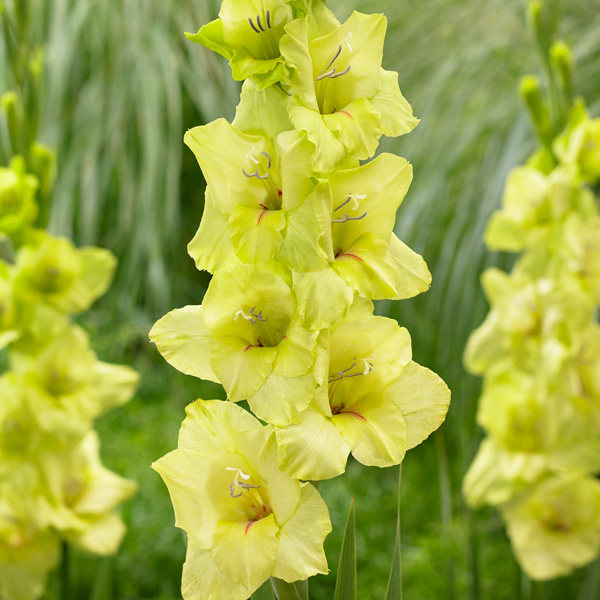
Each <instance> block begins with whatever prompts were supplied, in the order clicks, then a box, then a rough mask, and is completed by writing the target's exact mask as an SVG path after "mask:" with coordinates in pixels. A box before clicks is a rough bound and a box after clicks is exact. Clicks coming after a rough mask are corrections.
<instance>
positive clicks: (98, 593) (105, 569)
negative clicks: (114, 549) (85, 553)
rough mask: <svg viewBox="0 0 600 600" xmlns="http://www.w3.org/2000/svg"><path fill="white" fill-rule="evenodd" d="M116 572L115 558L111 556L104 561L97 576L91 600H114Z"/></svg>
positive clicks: (101, 562)
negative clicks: (114, 577) (114, 576)
mask: <svg viewBox="0 0 600 600" xmlns="http://www.w3.org/2000/svg"><path fill="white" fill-rule="evenodd" d="M114 571H115V558H114V557H113V556H110V557H108V558H105V559H102V560H101V561H100V565H99V567H98V570H97V571H96V576H95V577H94V585H93V586H92V593H91V595H90V600H113V575H114Z"/></svg>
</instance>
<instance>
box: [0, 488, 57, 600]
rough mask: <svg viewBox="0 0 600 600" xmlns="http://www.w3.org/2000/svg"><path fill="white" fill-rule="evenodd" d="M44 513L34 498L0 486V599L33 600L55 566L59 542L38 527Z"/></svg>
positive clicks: (55, 535) (42, 589) (41, 590)
mask: <svg viewBox="0 0 600 600" xmlns="http://www.w3.org/2000/svg"><path fill="white" fill-rule="evenodd" d="M44 509H45V507H44V506H43V504H42V503H40V501H39V499H38V498H36V497H34V496H31V495H29V494H27V493H25V494H23V493H21V490H19V489H16V488H15V487H13V486H11V485H6V484H5V483H3V484H1V485H0V596H1V597H2V598H4V599H5V600H37V599H38V598H40V597H41V596H42V595H43V593H44V590H45V587H46V577H47V575H48V573H49V572H50V571H52V570H53V569H54V568H55V567H56V566H57V565H58V562H59V559H60V539H59V537H58V535H57V534H56V533H55V532H53V531H52V530H49V529H46V527H45V524H44V523H40V517H41V516H42V515H43V514H44Z"/></svg>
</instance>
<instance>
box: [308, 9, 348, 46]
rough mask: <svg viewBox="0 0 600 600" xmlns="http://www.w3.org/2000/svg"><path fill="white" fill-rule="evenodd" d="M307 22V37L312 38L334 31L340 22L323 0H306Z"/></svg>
mask: <svg viewBox="0 0 600 600" xmlns="http://www.w3.org/2000/svg"><path fill="white" fill-rule="evenodd" d="M307 4H308V14H307V16H306V20H307V22H308V33H309V38H310V39H311V40H314V39H316V38H320V37H323V36H324V35H328V34H329V33H331V32H333V31H335V30H336V29H337V28H338V27H339V26H340V22H339V21H338V20H337V18H336V16H335V15H334V14H333V13H332V12H331V10H329V9H328V8H327V6H326V5H325V3H324V2H323V0H308V2H307Z"/></svg>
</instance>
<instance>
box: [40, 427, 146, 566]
mask: <svg viewBox="0 0 600 600" xmlns="http://www.w3.org/2000/svg"><path fill="white" fill-rule="evenodd" d="M41 464H42V469H43V471H44V473H45V477H46V479H47V480H48V486H49V493H50V495H51V498H52V500H53V503H54V506H53V508H54V510H53V512H52V525H53V526H54V527H55V528H56V529H57V530H59V531H60V532H61V535H62V536H63V537H64V538H65V539H66V540H68V542H69V543H70V544H72V545H74V546H76V547H78V548H80V549H82V550H84V551H85V552H90V553H91V554H98V555H102V556H105V555H110V554H116V552H117V550H118V548H119V545H120V544H121V540H122V539H123V536H124V535H125V525H124V523H123V521H122V519H121V517H120V516H119V514H117V512H115V509H116V508H117V507H118V505H119V504H122V503H123V502H125V501H126V500H128V499H129V498H131V496H132V495H133V494H134V493H135V491H136V489H137V486H136V484H135V482H133V481H130V480H128V479H123V478H122V477H119V476H118V475H116V474H115V473H113V472H112V471H109V470H108V469H107V468H105V467H104V466H103V465H102V463H101V462H100V456H99V441H98V436H97V435H96V432H95V431H90V432H89V433H88V434H87V435H86V436H85V438H84V439H83V440H82V441H81V443H80V444H79V445H78V446H75V447H74V448H72V449H71V451H69V452H64V453H52V454H50V453H48V454H45V455H44V456H43V457H42V458H41Z"/></svg>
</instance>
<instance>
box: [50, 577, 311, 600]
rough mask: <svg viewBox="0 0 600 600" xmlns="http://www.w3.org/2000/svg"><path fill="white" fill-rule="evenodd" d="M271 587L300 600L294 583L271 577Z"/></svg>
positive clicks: (280, 597)
mask: <svg viewBox="0 0 600 600" xmlns="http://www.w3.org/2000/svg"><path fill="white" fill-rule="evenodd" d="M271 585H272V586H273V591H274V592H275V596H276V598H277V600H302V596H301V595H300V591H299V590H298V588H297V587H296V584H295V583H286V582H285V581H283V580H281V579H277V578H275V577H271ZM61 600H63V599H61Z"/></svg>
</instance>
